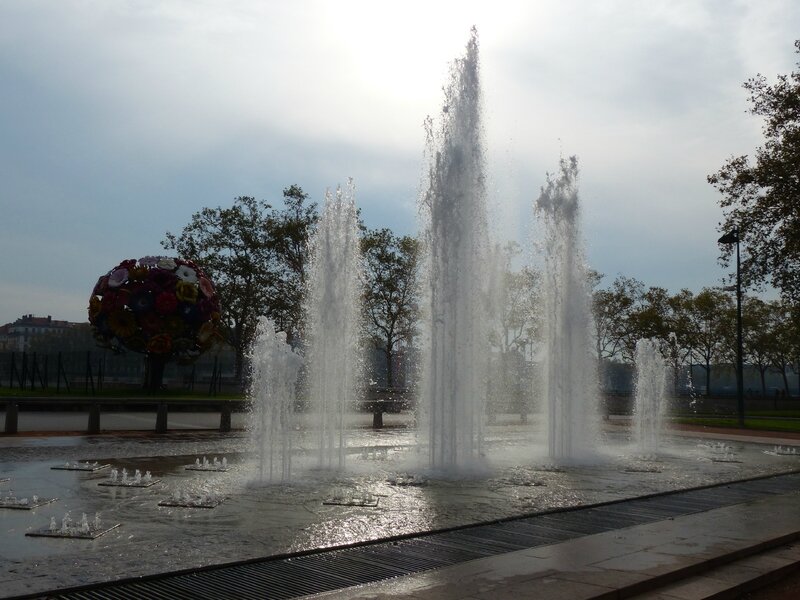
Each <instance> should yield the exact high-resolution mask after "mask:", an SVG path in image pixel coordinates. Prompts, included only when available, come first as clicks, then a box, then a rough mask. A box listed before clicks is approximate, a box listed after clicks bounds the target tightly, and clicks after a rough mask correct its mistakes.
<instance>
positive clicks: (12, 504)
mask: <svg viewBox="0 0 800 600" xmlns="http://www.w3.org/2000/svg"><path fill="white" fill-rule="evenodd" d="M56 500H58V498H40V497H39V496H37V495H36V494H33V495H32V496H31V497H30V498H28V497H27V496H25V497H22V498H20V497H17V495H16V494H15V493H14V490H8V494H6V495H5V496H0V508H12V509H17V510H33V509H34V508H38V507H40V506H44V505H45V504H50V503H51V502H55V501H56Z"/></svg>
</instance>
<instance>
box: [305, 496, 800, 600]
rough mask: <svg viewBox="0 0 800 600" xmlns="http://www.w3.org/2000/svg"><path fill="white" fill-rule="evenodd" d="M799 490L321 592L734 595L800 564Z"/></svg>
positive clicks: (346, 599) (662, 598)
mask: <svg viewBox="0 0 800 600" xmlns="http://www.w3.org/2000/svg"><path fill="white" fill-rule="evenodd" d="M798 540H800V494H797V493H793V494H785V495H780V496H774V497H767V498H761V499H758V500H754V501H751V502H746V503H743V504H737V505H733V506H727V507H724V508H719V509H715V510H710V511H706V512H702V513H695V514H691V515H687V516H681V517H676V518H674V519H668V520H664V521H658V522H655V523H650V524H646V525H638V526H634V527H628V528H625V529H619V530H615V531H609V532H605V533H600V534H595V535H589V536H585V537H581V538H578V539H573V540H569V541H566V542H562V543H558V544H552V545H549V546H543V547H538V548H533V549H530V550H521V551H517V552H510V553H507V554H501V555H497V556H493V557H489V558H484V559H479V560H473V561H469V562H465V563H461V564H458V565H455V566H452V567H445V568H441V569H435V570H431V571H426V572H423V573H419V574H413V575H407V576H404V577H398V578H394V579H389V580H384V581H380V582H377V583H373V584H369V585H364V586H357V587H352V588H346V589H343V590H337V591H334V592H329V593H325V594H317V595H315V596H313V598H318V599H323V598H324V599H325V600H332V599H336V600H354V599H365V600H366V599H370V600H377V599H388V598H417V599H431V600H433V599H436V600H460V599H464V600H466V599H470V600H474V599H479V598H480V599H486V600H488V599H504V598H509V599H514V600H520V599H522V598H536V599H541V600H547V599H570V600H582V599H590V598H597V599H601V598H602V599H613V598H631V597H633V598H648V599H659V600H677V599H680V600H689V599H699V598H712V597H713V598H737V597H740V596H741V595H742V594H744V593H746V592H747V591H749V590H751V589H755V588H757V587H760V586H762V585H765V584H766V583H769V582H771V581H774V580H775V578H777V577H779V576H782V575H785V574H786V573H788V572H790V571H792V570H794V569H796V568H797V567H800V544H796V543H795V542H796V541H798Z"/></svg>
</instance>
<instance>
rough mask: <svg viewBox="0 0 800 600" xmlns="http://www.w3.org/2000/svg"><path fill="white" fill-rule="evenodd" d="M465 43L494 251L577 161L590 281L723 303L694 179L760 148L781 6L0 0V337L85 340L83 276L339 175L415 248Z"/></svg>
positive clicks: (712, 203)
mask: <svg viewBox="0 0 800 600" xmlns="http://www.w3.org/2000/svg"><path fill="white" fill-rule="evenodd" d="M472 25H475V26H477V28H478V34H479V39H480V53H481V54H480V56H481V59H480V60H481V75H482V81H483V90H484V113H485V114H484V117H485V131H486V143H487V149H488V156H489V181H490V195H491V197H490V203H491V205H492V207H493V211H494V217H493V221H494V222H495V223H496V224H497V230H498V232H499V234H500V235H502V236H504V237H506V238H509V239H516V240H518V241H520V242H521V243H524V244H528V243H529V242H530V238H531V233H530V231H531V227H532V225H531V223H532V219H533V217H532V209H531V204H532V202H533V200H534V199H535V198H536V197H537V196H538V193H539V188H540V186H541V185H542V184H543V183H544V180H545V174H546V173H547V172H553V171H555V170H556V169H557V166H558V160H559V157H560V156H567V155H572V154H575V155H577V156H578V159H579V161H580V167H581V180H580V194H581V198H582V202H583V207H584V219H585V225H584V230H585V237H586V242H587V256H588V260H589V262H590V264H591V266H592V267H593V268H595V269H597V270H599V271H600V272H602V273H605V274H606V276H607V277H606V281H607V282H610V280H612V279H613V278H614V277H615V276H616V275H617V274H624V275H628V276H633V277H637V278H639V279H641V280H643V281H644V282H645V283H646V284H647V285H661V286H664V287H667V288H668V289H670V290H672V291H677V290H678V289H680V288H683V287H688V288H690V289H693V290H699V289H700V288H701V287H703V286H705V285H716V284H718V283H719V282H720V278H721V277H722V276H723V275H724V273H723V271H722V270H721V268H720V267H719V266H718V265H717V262H716V256H717V247H716V243H715V240H716V238H717V237H718V234H717V232H716V226H717V223H718V222H719V221H720V219H721V217H722V213H721V211H720V209H719V207H718V204H717V200H718V196H717V194H716V192H715V191H714V189H713V188H711V186H709V185H708V183H706V175H708V174H709V173H712V172H714V171H716V170H717V169H718V168H719V167H720V166H721V165H722V164H723V162H724V161H725V159H726V158H727V157H729V156H731V155H734V154H737V155H738V154H748V153H749V154H752V152H753V150H754V149H755V147H756V146H758V145H759V144H760V143H761V135H760V130H761V123H760V121H759V120H758V119H756V118H755V117H752V116H749V115H747V114H746V112H745V111H746V109H747V102H746V98H747V95H746V92H745V91H744V90H743V89H742V87H741V84H742V82H744V81H745V80H746V79H747V78H748V77H751V76H753V75H755V74H756V73H759V72H760V73H763V74H764V75H766V76H767V77H768V78H770V79H772V78H774V76H775V75H776V74H778V73H788V72H790V71H792V70H793V68H794V66H795V63H796V59H797V57H796V55H795V54H794V48H793V45H792V44H793V41H794V39H795V38H796V37H798V36H799V35H800V34H798V32H800V2H797V1H796V0H785V1H781V0H754V1H752V2H735V1H722V0H720V1H705V2H704V1H700V0H697V1H687V2H682V1H677V0H665V1H663V2H661V1H654V0H648V1H647V2H644V1H638V0H629V1H618V2H599V1H591V2H590V1H588V0H587V1H581V2H578V1H569V0H567V1H565V0H556V1H552V2H550V1H540V0H528V1H521V2H506V1H503V0H494V1H492V2H486V1H485V0H484V1H478V2H467V1H464V0H459V1H454V2H437V1H432V0H424V1H421V2H415V1H409V0H406V1H404V2H399V3H398V2H392V3H389V2H380V1H376V0H372V1H370V2H367V1H365V2H348V1H345V0H337V1H336V2H332V1H329V2H322V1H320V2H311V1H307V2H306V1H301V0H298V1H291V2H289V1H286V0H281V1H277V0H276V1H267V0H262V1H256V0H226V1H222V0H217V1H211V0H206V1H198V0H192V1H191V2H190V1H188V0H186V1H183V0H147V1H145V0H141V1H136V0H126V1H123V0H95V1H90V0H84V1H79V0H75V1H70V0H0V218H2V235H1V236H0V324H1V323H5V322H10V321H13V320H14V319H16V318H18V317H20V316H21V315H22V314H24V313H34V314H36V315H42V316H45V315H48V314H49V315H52V316H53V318H57V319H68V320H72V321H85V320H86V306H87V303H88V295H89V293H90V292H91V289H92V286H93V285H94V283H95V281H96V279H97V277H98V276H99V275H101V274H103V273H105V272H106V271H108V270H109V269H110V268H111V267H113V266H114V265H116V264H117V263H118V262H119V261H120V260H121V259H124V258H138V257H140V256H144V255H148V254H163V253H164V251H163V250H162V248H161V246H160V243H159V242H160V241H161V240H162V239H163V238H164V234H165V232H166V231H172V232H179V231H180V230H181V228H182V227H183V226H184V225H185V224H186V223H187V222H188V221H189V219H190V217H191V215H192V213H194V212H195V211H197V210H199V209H200V208H202V207H204V206H219V205H222V206H229V205H230V204H231V202H232V200H233V198H235V197H236V196H240V195H250V196H256V197H258V198H262V199H266V200H271V201H274V202H279V201H280V197H281V191H282V190H283V188H285V187H287V186H288V185H291V184H298V185H300V186H301V187H302V188H303V189H304V190H305V191H307V192H308V193H309V194H310V195H311V197H312V199H314V200H317V201H319V200H321V199H322V197H323V194H324V191H325V189H326V188H335V186H336V185H337V184H339V183H342V184H344V183H345V182H346V180H347V178H348V177H352V178H353V179H354V181H355V185H356V199H357V203H358V204H359V206H360V207H361V208H362V214H363V217H364V220H365V221H366V224H367V225H368V226H370V227H391V228H392V229H394V230H395V231H397V232H399V233H404V234H405V233H409V234H412V233H415V232H416V229H417V209H416V203H417V196H418V194H419V186H420V174H421V168H422V158H423V149H424V141H425V133H424V129H423V121H424V119H425V117H426V116H427V115H431V116H436V115H437V114H438V113H439V110H440V106H441V103H442V86H443V84H444V83H445V80H446V74H447V70H448V66H449V64H450V63H451V62H452V60H453V59H455V58H456V57H459V56H462V55H463V53H464V47H465V45H466V43H467V40H468V38H469V30H470V27H471V26H472Z"/></svg>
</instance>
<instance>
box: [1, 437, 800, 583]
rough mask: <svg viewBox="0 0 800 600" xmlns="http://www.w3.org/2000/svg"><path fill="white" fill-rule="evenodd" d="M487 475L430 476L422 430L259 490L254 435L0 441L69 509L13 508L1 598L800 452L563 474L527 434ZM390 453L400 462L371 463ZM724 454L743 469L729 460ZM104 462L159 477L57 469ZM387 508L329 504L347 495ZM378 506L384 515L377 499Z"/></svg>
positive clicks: (368, 441) (542, 506) (691, 457)
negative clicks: (188, 501)
mask: <svg viewBox="0 0 800 600" xmlns="http://www.w3.org/2000/svg"><path fill="white" fill-rule="evenodd" d="M490 434H491V435H490V441H489V442H488V443H487V448H488V450H487V457H486V460H487V464H486V466H485V467H483V468H479V469H475V470H473V471H471V472H468V473H465V472H462V473H459V474H455V475H454V474H445V473H436V472H431V471H430V470H428V469H426V468H424V467H419V466H418V465H419V464H424V459H423V456H422V455H421V453H419V452H418V450H417V449H416V446H415V445H414V438H413V433H412V432H411V431H409V430H402V429H395V430H385V431H382V432H372V431H368V430H359V431H356V432H354V434H353V435H352V436H351V437H350V446H351V447H352V452H350V453H349V455H348V457H347V470H346V471H344V472H336V471H326V470H320V469H316V468H315V453H314V452H313V451H312V450H311V449H308V450H304V448H306V446H305V444H304V440H299V441H298V443H297V445H296V448H298V453H297V456H296V459H295V461H294V471H293V472H294V473H295V476H294V477H293V480H292V481H291V482H289V483H282V484H271V485H265V484H258V483H254V482H253V474H254V473H256V472H257V468H256V465H255V460H254V458H253V457H252V456H251V455H250V453H249V452H248V445H247V439H246V437H245V436H244V435H242V434H233V435H231V434H228V435H223V434H216V433H207V434H201V433H192V434H175V435H166V436H159V437H156V436H149V437H148V436H142V437H122V436H102V437H101V436H98V437H74V438H73V437H62V438H0V476H2V477H8V478H9V479H10V481H8V482H5V483H0V496H4V495H5V494H6V493H7V492H8V490H9V489H13V490H14V491H15V494H16V495H17V496H23V497H24V496H25V495H28V496H30V494H31V493H36V494H39V495H40V496H42V497H48V498H51V497H57V498H59V500H58V501H57V502H53V503H51V504H48V505H46V506H41V507H38V508H36V509H33V510H27V511H16V510H6V511H0V584H1V585H0V597H8V596H14V595H18V594H23V593H31V592H42V591H46V590H51V589H57V588H62V587H67V586H73V585H79V584H86V583H90V582H99V581H108V580H115V579H120V578H123V577H133V576H138V575H146V574H152V573H157V572H165V571H172V570H177V569H185V568H191V567H198V566H203V565H210V564H218V563H224V562H230V561H236V560H243V559H249V558H256V557H263V556H267V555H271V554H279V553H285V552H293V551H300V550H307V549H312V548H326V547H332V546H337V545H341V544H349V543H353V542H357V541H361V540H370V539H378V538H384V537H390V536H397V535H404V534H413V533H415V532H421V531H429V530H434V529H441V528H445V527H452V526H455V525H461V524H467V523H477V522H483V521H488V520H493V519H499V518H504V517H513V516H520V515H526V514H530V513H534V512H538V511H542V510H547V509H552V508H557V507H569V506H577V505H584V504H592V503H596V502H604V501H609V500H616V499H624V498H629V497H634V496H640V495H644V494H651V493H654V492H659V491H667V490H674V489H682V488H689V487H696V486H700V485H708V484H712V483H716V482H724V481H732V480H736V479H742V478H747V477H753V476H758V475H765V474H769V473H779V472H787V471H792V470H795V469H798V468H800V456H798V455H788V454H787V455H783V454H782V455H779V454H777V453H774V452H773V453H770V454H767V453H765V449H771V447H769V448H768V447H766V446H762V445H757V444H744V443H733V442H727V443H725V444H724V445H714V443H712V442H709V441H701V440H696V439H689V438H675V439H674V440H671V444H670V446H669V449H667V450H665V451H664V453H662V454H661V455H660V456H659V457H657V459H656V458H654V457H636V455H635V453H634V452H633V451H632V450H631V447H630V444H629V443H628V441H627V440H626V439H625V436H624V433H622V432H621V431H615V432H607V433H606V438H605V443H604V444H603V446H602V450H600V451H598V454H597V456H596V457H595V458H594V459H593V460H592V461H591V462H592V464H585V463H584V464H576V465H551V464H548V462H547V460H546V458H544V457H543V453H544V450H543V448H541V447H540V446H538V445H536V444H535V443H533V442H531V439H532V437H533V436H532V435H531V434H530V433H528V431H527V430H524V429H522V428H521V427H509V426H497V427H493V428H490ZM374 446H380V447H381V448H386V451H385V452H383V451H381V452H380V453H377V454H376V453H375V452H371V451H367V452H364V449H365V448H372V447H374ZM198 456H200V457H202V456H207V457H208V459H209V461H213V458H218V459H219V460H220V461H221V460H222V458H225V459H226V464H227V467H228V470H227V471H211V472H204V471H191V470H186V468H185V467H186V465H191V464H193V463H194V462H195V461H196V459H197V457H198ZM720 457H722V458H723V459H724V458H729V459H731V460H737V461H739V462H715V461H714V459H715V458H717V459H719V458H720ZM72 461H75V462H81V463H82V462H90V463H94V461H98V463H100V464H109V465H111V466H112V468H115V469H118V470H120V471H121V470H122V469H123V468H124V469H127V472H129V473H134V472H135V471H136V470H137V469H138V470H140V471H141V472H142V473H145V472H147V471H150V472H151V473H152V476H153V478H154V480H155V479H159V480H160V481H158V482H156V483H155V484H154V485H152V486H150V487H147V488H133V487H125V486H123V487H107V486H99V485H98V483H100V482H102V481H107V480H108V478H109V475H108V471H107V470H105V471H100V472H92V471H85V472H84V471H55V470H51V467H52V466H53V465H54V464H65V463H66V462H72ZM341 490H346V492H347V494H345V495H347V496H348V497H352V498H361V499H363V498H370V499H374V500H376V501H377V502H376V504H377V505H376V506H375V505H358V503H352V504H325V503H324V501H325V500H328V499H331V498H334V497H337V495H338V497H342V496H343V494H342V492H341ZM176 494H180V495H181V497H187V496H189V497H192V498H203V497H205V498H224V499H225V501H224V502H223V503H221V504H218V505H217V506H215V507H214V509H213V510H207V509H202V508H193V507H191V506H190V507H171V506H163V505H162V506H160V505H159V503H160V502H161V501H164V500H165V499H171V498H175V497H176ZM370 504H372V503H370ZM67 512H71V514H73V515H80V514H81V513H86V514H88V515H92V516H93V515H95V514H99V515H100V516H101V518H102V521H103V522H104V523H109V524H116V523H120V524H121V525H120V526H119V527H117V528H115V529H113V530H111V531H109V532H108V533H106V534H105V535H103V536H101V537H98V538H96V539H50V538H34V537H30V536H26V533H29V532H36V531H42V530H45V529H47V528H48V524H49V523H50V522H51V520H52V519H53V518H55V519H56V520H57V521H58V522H59V523H61V521H62V518H63V517H64V515H65V513H67Z"/></svg>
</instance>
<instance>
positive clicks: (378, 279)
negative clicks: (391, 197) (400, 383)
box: [361, 229, 419, 388]
mask: <svg viewBox="0 0 800 600" xmlns="http://www.w3.org/2000/svg"><path fill="white" fill-rule="evenodd" d="M361 252H362V254H363V257H364V264H365V269H366V279H367V282H366V290H365V293H364V310H365V312H366V319H365V323H366V328H367V333H368V335H369V337H370V338H371V339H372V340H373V342H374V344H375V347H376V348H378V349H379V350H380V351H381V352H382V353H383V355H384V358H385V359H386V387H389V388H391V387H393V386H394V369H393V364H394V357H395V355H396V353H397V350H398V347H399V345H400V344H401V343H402V342H406V343H407V344H408V345H410V344H411V342H412V339H413V338H414V335H415V331H416V326H417V309H418V305H419V291H418V285H417V274H418V255H419V243H418V241H417V240H416V239H415V238H413V237H410V236H397V235H395V234H393V233H392V231H391V230H389V229H375V230H371V231H368V232H366V233H365V235H364V236H363V237H362V239H361Z"/></svg>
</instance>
